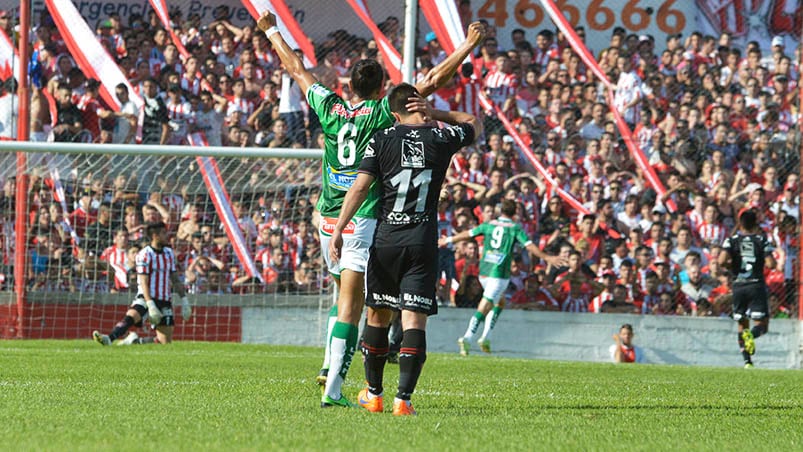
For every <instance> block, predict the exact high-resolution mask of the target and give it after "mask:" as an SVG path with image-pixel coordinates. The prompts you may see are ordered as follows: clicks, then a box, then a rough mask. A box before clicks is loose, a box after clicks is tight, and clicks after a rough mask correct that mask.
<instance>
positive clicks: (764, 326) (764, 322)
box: [719, 210, 772, 369]
mask: <svg viewBox="0 0 803 452" xmlns="http://www.w3.org/2000/svg"><path fill="white" fill-rule="evenodd" d="M722 249H723V252H722V253H720V254H719V264H720V265H722V266H723V268H730V269H731V273H732V274H733V275H734V279H733V318H734V320H736V321H737V322H739V323H738V325H739V332H738V340H739V349H740V351H741V352H742V356H743V357H744V367H745V368H746V369H749V368H751V367H753V361H752V359H751V358H750V357H751V355H753V354H754V353H755V352H756V343H755V339H756V338H758V337H759V336H761V335H763V334H766V333H767V331H768V329H769V323H770V320H769V311H770V309H769V303H768V295H767V283H766V281H765V280H764V257H766V256H767V254H769V253H770V252H771V251H772V246H771V245H770V243H769V241H768V240H767V236H766V235H765V234H764V232H763V231H762V230H761V228H760V227H759V226H758V220H757V215H756V212H755V211H754V210H745V211H744V212H742V213H741V214H740V215H739V230H738V231H737V232H736V233H735V234H734V235H732V236H730V237H728V238H727V239H725V242H724V243H723V244H722ZM751 318H752V319H753V328H752V329H748V327H749V326H750V319H751Z"/></svg>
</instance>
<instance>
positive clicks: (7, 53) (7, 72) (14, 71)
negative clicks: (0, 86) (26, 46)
mask: <svg viewBox="0 0 803 452" xmlns="http://www.w3.org/2000/svg"><path fill="white" fill-rule="evenodd" d="M21 64H22V63H20V56H19V54H18V53H17V48H16V47H14V44H13V43H12V42H11V38H9V37H8V35H7V34H6V32H5V31H3V30H2V29H0V78H2V79H3V80H8V79H9V78H11V77H12V76H13V77H14V78H15V79H17V81H20V70H21V69H20V68H21V67H22V66H21Z"/></svg>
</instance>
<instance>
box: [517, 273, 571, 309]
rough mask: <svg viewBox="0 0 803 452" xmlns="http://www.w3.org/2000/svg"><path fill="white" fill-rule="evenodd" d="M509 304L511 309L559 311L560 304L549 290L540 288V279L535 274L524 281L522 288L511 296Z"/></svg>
mask: <svg viewBox="0 0 803 452" xmlns="http://www.w3.org/2000/svg"><path fill="white" fill-rule="evenodd" d="M510 304H511V306H510V308H511V309H525V310H530V311H560V302H558V300H557V299H556V298H555V296H554V295H552V293H551V292H550V291H549V290H547V289H546V288H544V287H541V279H540V277H539V276H538V275H536V274H531V275H529V276H528V277H527V278H526V279H525V280H524V287H523V288H521V289H519V290H517V291H516V293H514V294H513V297H512V298H511V299H510Z"/></svg>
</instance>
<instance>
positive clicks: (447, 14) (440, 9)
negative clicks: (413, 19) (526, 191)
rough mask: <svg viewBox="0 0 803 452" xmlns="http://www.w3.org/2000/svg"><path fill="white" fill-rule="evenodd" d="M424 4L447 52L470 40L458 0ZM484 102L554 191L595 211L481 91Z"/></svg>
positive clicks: (576, 205)
mask: <svg viewBox="0 0 803 452" xmlns="http://www.w3.org/2000/svg"><path fill="white" fill-rule="evenodd" d="M420 5H421V10H422V11H423V12H424V16H426V18H427V20H428V21H429V25H430V26H431V27H432V29H433V30H435V35H436V36H437V37H438V42H439V43H440V44H441V46H442V47H443V49H444V50H445V51H446V52H447V53H452V52H454V49H456V48H457V46H458V45H459V43H462V42H463V41H465V40H466V37H465V31H463V25H462V24H461V23H460V18H459V16H458V15H457V9H456V8H455V5H454V1H452V0H422V1H421V2H420ZM448 18H451V19H448ZM447 19H448V20H447ZM475 69H476V68H475ZM480 104H481V105H482V107H483V109H485V111H488V112H491V113H492V114H495V115H496V116H497V117H498V118H499V120H500V121H502V125H504V127H505V130H507V132H508V134H510V136H511V137H513V140H514V141H515V142H516V144H517V145H518V148H519V149H520V150H521V152H522V153H523V154H524V156H525V157H527V159H528V160H529V161H530V163H531V164H532V165H533V168H535V170H536V171H538V173H539V174H540V175H541V177H542V178H543V179H544V181H545V182H546V184H547V185H548V187H549V190H550V191H552V192H554V193H555V194H557V195H558V196H560V197H561V198H563V200H565V201H566V202H567V203H568V204H569V205H570V206H571V207H572V208H573V209H575V210H577V211H578V212H580V213H581V214H587V213H591V212H590V211H589V210H588V209H586V208H585V207H584V206H583V203H581V202H580V201H578V200H577V199H576V198H575V197H574V196H572V195H571V193H569V192H567V191H566V190H564V189H563V188H561V187H560V184H558V183H557V181H556V180H555V179H553V178H552V175H551V174H549V171H547V170H546V168H544V165H542V164H541V162H539V161H538V159H537V158H536V157H535V154H533V152H532V150H531V149H530V147H529V146H527V144H526V143H525V142H524V140H522V138H521V135H519V133H518V131H516V128H515V127H513V125H512V124H511V123H510V121H509V120H508V119H507V117H506V116H505V115H504V114H503V113H502V111H501V110H500V109H499V107H497V106H496V105H494V104H493V103H492V102H490V101H489V100H488V98H487V97H486V96H485V95H484V94H483V93H480Z"/></svg>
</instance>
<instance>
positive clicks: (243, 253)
mask: <svg viewBox="0 0 803 452" xmlns="http://www.w3.org/2000/svg"><path fill="white" fill-rule="evenodd" d="M187 140H188V141H189V142H190V144H191V145H192V146H200V147H204V146H209V143H208V142H207V141H206V136H204V134H203V133H200V132H198V133H193V134H190V135H187ZM195 159H196V161H197V162H198V167H199V168H200V169H201V175H202V176H203V178H204V183H205V184H206V189H207V190H208V191H209V196H210V197H211V198H212V204H214V205H215V210H216V211H217V214H218V216H219V217H220V220H221V221H222V222H223V228H224V229H225V230H226V235H227V236H228V237H229V242H231V245H232V247H233V248H234V252H235V253H236V254H237V257H238V258H239V259H240V263H241V264H242V265H243V267H244V268H245V271H246V272H247V273H248V276H251V277H252V278H257V279H259V280H260V281H262V282H263V283H264V282H265V281H264V280H263V279H262V275H261V274H260V273H259V271H258V270H257V266H256V264H255V263H254V259H253V257H251V251H250V250H249V249H248V245H247V244H246V242H245V237H244V236H243V231H242V230H241V229H240V224H239V222H238V221H237V217H236V216H235V215H234V210H232V208H231V201H230V200H229V194H228V193H227V192H226V187H225V186H224V185H223V178H222V177H221V176H220V170H219V169H218V166H217V163H216V162H215V159H213V158H211V157H196V158H195Z"/></svg>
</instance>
